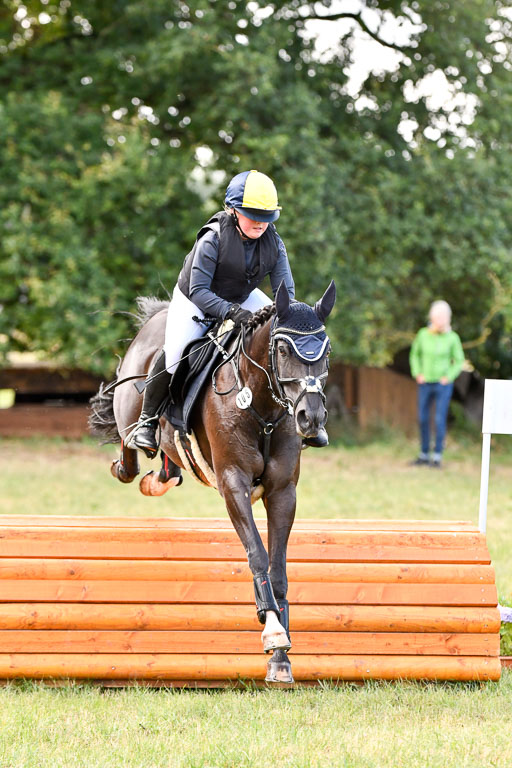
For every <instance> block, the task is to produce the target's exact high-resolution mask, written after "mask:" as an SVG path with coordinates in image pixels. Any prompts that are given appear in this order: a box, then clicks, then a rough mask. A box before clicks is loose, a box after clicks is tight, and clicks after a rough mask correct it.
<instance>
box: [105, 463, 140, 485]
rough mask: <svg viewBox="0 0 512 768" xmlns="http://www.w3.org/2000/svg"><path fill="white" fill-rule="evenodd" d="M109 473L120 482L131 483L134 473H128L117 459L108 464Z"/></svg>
mask: <svg viewBox="0 0 512 768" xmlns="http://www.w3.org/2000/svg"><path fill="white" fill-rule="evenodd" d="M110 474H111V475H112V477H115V479H116V480H119V481H120V482H121V483H132V482H133V480H134V478H135V477H136V475H129V474H128V473H127V472H126V470H125V468H124V467H123V465H122V464H121V462H120V461H119V459H116V460H115V461H113V462H112V464H111V465H110Z"/></svg>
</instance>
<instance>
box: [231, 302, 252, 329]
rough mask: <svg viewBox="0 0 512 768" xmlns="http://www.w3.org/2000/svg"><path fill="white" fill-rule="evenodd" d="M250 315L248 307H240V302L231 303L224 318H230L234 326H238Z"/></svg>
mask: <svg viewBox="0 0 512 768" xmlns="http://www.w3.org/2000/svg"><path fill="white" fill-rule="evenodd" d="M251 317H252V312H249V310H248V309H242V308H241V306H240V304H233V305H232V306H231V309H230V310H229V311H228V312H227V314H226V317H225V319H226V320H232V321H233V322H234V324H235V328H240V326H241V325H243V324H244V323H246V322H247V321H248V320H249V319H250V318H251Z"/></svg>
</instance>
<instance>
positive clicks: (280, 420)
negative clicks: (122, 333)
mask: <svg viewBox="0 0 512 768" xmlns="http://www.w3.org/2000/svg"><path fill="white" fill-rule="evenodd" d="M335 298H336V290H335V286H334V283H331V284H330V286H329V288H328V289H327V291H326V292H325V294H324V295H323V297H322V298H321V299H320V300H319V301H318V302H317V303H316V304H315V306H314V308H313V307H310V306H308V305H307V304H303V303H301V302H295V301H290V299H289V296H288V292H287V290H286V289H285V287H284V286H281V287H280V288H279V290H278V292H277V294H276V301H275V306H274V305H271V306H268V307H264V308H263V309H261V310H259V312H257V313H255V315H253V317H252V318H251V320H250V321H249V323H248V324H247V326H246V327H245V328H244V329H243V330H242V332H241V334H240V336H239V337H238V340H237V341H235V342H233V346H234V349H233V351H236V354H235V355H234V357H233V359H232V361H231V362H227V363H225V364H224V365H222V366H221V367H220V369H218V371H217V373H216V376H215V379H214V386H213V387H206V388H204V389H203V391H202V393H201V395H200V397H199V399H198V402H197V404H196V405H195V406H194V410H193V412H192V422H191V423H192V428H193V440H194V444H195V445H196V450H197V453H198V454H200V456H201V462H198V464H199V467H200V470H201V471H200V475H201V479H202V480H203V481H204V483H205V484H206V485H213V486H214V487H216V488H217V489H218V491H219V493H220V494H221V496H222V497H223V499H224V501H225V503H226V507H227V511H228V513H229V517H230V518H231V521H232V523H233V526H234V528H235V530H236V532H237V534H238V536H239V537H240V540H241V542H242V544H243V546H244V549H245V551H246V553H247V559H248V563H249V567H250V569H251V571H252V573H253V577H254V590H255V598H256V607H257V613H258V618H259V620H260V622H261V623H262V624H265V628H264V630H263V633H262V642H263V646H264V650H265V651H266V652H268V651H273V652H274V653H273V656H272V659H271V660H270V662H269V664H268V674H267V680H268V681H270V682H293V677H292V673H291V665H290V661H289V658H288V656H287V654H286V651H287V650H289V648H290V647H291V643H290V638H289V615H288V602H287V600H286V594H287V589H288V582H287V576H286V548H287V543H288V537H289V534H290V530H291V527H292V523H293V520H294V516H295V506H296V485H297V482H298V479H299V471H300V455H301V448H302V439H303V438H305V437H306V438H307V437H314V436H315V435H316V434H317V433H318V431H319V429H320V428H322V427H323V426H324V425H325V422H326V419H327V411H326V409H325V396H324V393H323V388H324V385H325V381H326V378H327V371H328V355H329V351H330V345H329V339H328V337H327V336H326V334H325V328H324V321H325V319H326V318H327V316H328V315H329V314H330V312H331V310H332V308H333V306H334V302H335ZM144 301H145V304H144ZM140 306H141V308H142V313H143V317H141V318H140V320H141V324H142V327H141V329H140V330H139V332H138V333H137V335H136V336H135V338H134V339H133V341H132V342H131V344H130V347H129V349H128V351H127V353H126V355H125V357H124V359H123V360H122V362H121V364H120V366H119V369H118V372H117V382H120V381H121V380H122V379H124V378H127V377H130V376H136V375H137V374H141V373H147V371H148V370H149V369H150V368H151V366H152V363H153V360H154V359H155V357H156V356H157V355H158V354H159V353H160V350H161V349H162V346H163V342H164V332H165V323H166V306H167V303H165V302H160V301H157V300H143V302H142V303H141V304H140ZM308 356H309V357H308ZM241 390H244V393H245V394H243V393H242V392H241ZM237 395H238V398H240V397H242V399H241V400H240V399H237ZM247 398H248V399H249V401H250V402H249V405H247ZM251 398H252V399H251ZM91 405H92V414H91V418H90V425H91V429H92V431H93V433H94V434H100V435H102V436H104V437H108V438H111V439H113V440H116V439H117V440H119V437H120V438H121V456H120V459H119V461H116V462H114V463H113V465H112V474H113V475H114V477H116V478H117V479H118V480H121V481H122V482H131V481H132V480H133V479H134V478H135V476H136V475H137V474H138V472H139V464H138V459H137V451H136V450H135V449H133V448H129V447H126V445H125V442H124V441H125V440H126V438H127V436H128V435H129V433H130V431H131V429H132V428H133V425H134V424H135V423H136V422H137V419H138V416H139V413H140V410H141V405H142V395H140V394H139V393H138V391H137V390H136V388H135V387H134V386H133V382H132V381H130V382H125V383H121V384H119V385H118V386H116V388H115V389H114V390H113V391H112V390H110V391H109V392H108V393H105V391H104V389H103V388H102V389H100V392H99V393H98V394H97V395H96V396H95V397H94V398H93V400H92V401H91ZM160 427H161V440H160V448H161V452H162V454H161V455H162V469H161V470H160V472H151V473H148V474H147V475H146V476H145V477H144V478H143V479H142V480H141V491H142V492H143V493H145V494H146V495H155V496H158V495H162V494H163V493H165V492H166V491H167V490H168V489H169V488H170V487H172V486H176V485H178V484H179V483H180V482H181V479H182V478H181V471H180V470H181V469H183V468H185V469H190V466H187V461H186V456H184V452H183V450H180V448H181V446H180V445H179V442H180V441H179V439H177V434H176V435H175V432H174V428H173V427H172V425H171V424H170V423H169V422H168V421H167V420H166V419H165V417H163V416H162V418H161V419H160ZM175 437H176V439H175ZM255 498H262V499H263V503H264V505H265V508H266V512H267V524H268V553H267V551H266V550H265V547H264V545H263V542H262V539H261V536H260V534H259V532H258V529H257V527H256V524H255V522H254V517H253V513H252V506H251V499H252V501H254V500H255Z"/></svg>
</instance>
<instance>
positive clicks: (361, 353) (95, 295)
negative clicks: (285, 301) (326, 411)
mask: <svg viewBox="0 0 512 768" xmlns="http://www.w3.org/2000/svg"><path fill="white" fill-rule="evenodd" d="M345 5H346V4H345V3H344V2H327V1H325V2H311V3H307V2H299V1H298V0H291V1H290V2H274V3H270V4H265V5H261V6H260V5H259V4H258V3H257V2H246V0H244V1H243V2H242V1H241V0H238V1H237V0H232V1H231V2H229V3H227V2H220V0H194V1H192V0H190V1H189V2H186V3H185V2H176V3H172V4H170V3H168V2H164V0H151V2H148V0H146V1H145V2H142V1H139V2H129V3H126V2H120V1H119V2H110V3H98V2H96V1H93V0H82V2H80V3H78V2H76V0H60V2H53V3H52V0H49V2H44V3H43V2H28V1H27V2H25V3H23V4H21V3H19V2H7V3H5V4H4V8H3V10H2V11H1V12H0V13H1V15H0V56H1V57H2V66H1V68H0V132H1V133H0V135H1V136H2V138H3V141H2V143H1V145H0V163H1V165H2V168H3V180H4V185H3V189H2V191H1V192H0V227H1V228H2V245H1V246H0V247H1V248H2V258H1V260H0V285H1V286H2V288H1V289H0V291H1V294H0V304H1V305H2V307H3V311H2V312H1V313H0V334H3V339H4V349H8V348H9V349H12V348H18V349H32V350H41V349H42V350H44V351H45V353H46V354H47V355H50V356H52V357H54V358H55V359H58V360H66V361H67V362H71V363H77V364H81V365H84V366H85V367H87V368H91V369H103V370H105V369H106V368H107V367H108V366H109V365H111V364H112V363H111V361H112V359H113V357H112V353H113V351H114V350H119V349H120V347H119V345H118V344H117V339H119V338H123V337H127V336H130V335H131V328H130V325H129V321H128V319H127V318H126V316H125V315H123V314H115V312H116V310H121V311H130V310H131V309H132V308H133V304H134V297H135V296H136V295H137V294H139V293H149V292H158V291H160V292H162V291H163V289H162V287H161V286H162V284H163V286H165V288H166V289H167V290H170V289H171V288H172V286H173V284H174V282H175V280H176V277H177V274H178V271H179V268H180V265H181V262H182V260H183V258H184V256H185V255H186V253H187V252H188V250H189V249H190V247H191V245H192V243H193V239H194V236H195V233H196V231H197V229H198V228H199V227H200V225H201V224H202V223H203V221H204V219H205V217H206V216H207V215H208V214H209V213H211V212H213V211H214V210H216V209H218V208H219V206H220V205H221V203H222V187H223V185H224V182H225V180H226V179H227V177H229V176H230V175H232V174H233V173H236V172H238V171H239V170H242V169H244V168H250V167H257V168H259V169H261V170H263V171H265V172H267V173H269V174H270V175H272V176H273V177H274V178H275V180H276V183H277V186H278V189H279V194H280V198H281V200H282V202H283V206H284V210H283V216H282V219H281V220H280V222H279V231H280V233H281V234H282V236H283V237H284V239H285V242H286V244H287V247H288V250H289V254H290V260H291V262H292V267H293V270H294V275H295V278H296V283H297V294H298V296H299V297H300V298H301V299H304V300H309V301H312V300H314V299H316V298H317V297H318V295H319V294H320V292H321V291H322V290H323V289H324V288H325V286H326V284H327V282H328V280H329V279H330V277H331V276H334V277H335V278H336V280H337V283H338V287H339V297H340V298H339V301H338V305H337V308H336V311H335V314H334V316H333V320H332V322H331V324H330V331H331V332H332V335H333V337H334V340H335V345H334V346H335V351H336V354H337V355H338V356H340V357H343V358H345V359H347V360H351V361H353V362H363V361H364V362H370V363H372V362H373V363H379V364H382V363H385V362H387V361H388V360H389V358H390V356H391V355H392V354H393V352H394V351H395V350H396V349H397V348H398V347H399V346H400V345H401V344H403V343H404V339H406V338H408V335H410V334H411V333H412V331H413V330H414V329H415V328H416V327H417V326H418V324H419V323H421V322H422V320H423V317H424V315H425V313H426V310H427V308H428V304H429V301H430V300H431V299H432V298H437V297H439V296H442V297H443V298H446V299H447V300H448V301H450V302H451V303H452V304H453V306H454V310H455V315H456V318H457V320H458V328H459V330H460V331H461V334H462V336H463V338H464V339H466V340H471V339H474V338H477V337H478V336H480V334H481V325H482V322H483V320H484V319H485V318H486V316H488V315H489V311H490V310H492V308H493V306H494V307H496V300H497V299H496V286H499V290H500V291H501V293H500V296H503V295H504V294H506V292H507V291H508V290H509V288H510V276H509V274H508V273H509V262H510V224H509V222H510V210H509V209H510V202H509V195H508V194H507V189H506V186H505V184H506V178H507V175H508V174H507V170H508V169H509V166H510V162H511V161H510V156H511V155H510V144H511V122H510V121H511V118H510V114H511V113H510V111H506V110H503V109H502V106H506V104H508V103H510V99H511V95H512V94H511V90H510V85H509V80H510V77H509V70H510V39H511V24H510V21H509V16H508V15H507V14H508V10H507V7H506V6H505V5H504V4H503V3H501V2H496V1H495V0H468V1H467V2H464V3H460V2H455V0H444V1H443V2H437V1H434V2H432V1H431V0H421V1H420V0H418V1H417V2H414V1H412V2H405V1H404V0H402V1H401V2H398V1H396V2H383V1H379V2H377V0H368V1H367V2H361V3H360V10H359V11H358V12H354V10H353V4H351V10H350V12H345V11H344V6H345ZM314 21H316V23H317V24H319V25H320V27H321V28H322V29H324V28H325V29H329V30H331V31H332V30H334V32H333V39H335V46H334V49H333V50H332V51H331V52H329V53H323V54H322V55H319V54H318V52H317V51H316V49H315V39H314V37H311V36H310V35H309V32H308V30H310V26H308V25H311V23H312V22H314ZM336 35H339V36H338V37H336ZM361 39H363V40H364V39H366V40H371V41H372V42H373V44H374V45H375V46H377V50H378V51H380V50H382V51H383V52H384V51H391V52H392V53H393V55H394V56H396V68H395V69H394V70H390V71H381V72H379V71H376V72H369V73H368V74H367V76H366V77H365V78H364V79H363V82H362V84H361V86H360V87H359V88H358V89H357V90H356V91H354V89H353V86H351V81H350V79H349V76H350V67H351V64H352V62H353V61H354V59H355V58H357V56H358V45H360V44H361V43H360V40H361ZM433 78H434V79H435V78H438V79H439V78H440V82H442V83H444V88H445V91H446V93H447V94H450V93H451V94H452V98H451V103H448V102H446V101H445V102H442V103H439V104H436V103H434V101H433V100H432V98H429V96H428V92H427V90H426V88H427V85H428V82H429V80H430V82H431V83H432V79H433ZM503 305H504V302H503V301H502V303H501V304H500V308H499V311H498V312H496V313H495V315H494V319H493V321H492V322H493V324H494V325H493V334H494V335H493V338H494V343H498V344H499V343H500V342H499V339H500V338H501V337H502V336H503V335H505V334H507V333H509V332H510V328H511V323H512V317H511V316H510V311H509V310H508V309H507V307H506V306H503ZM471 355H472V357H473V359H474V360H475V362H477V363H479V362H480V363H482V364H483V365H485V366H489V364H493V362H492V361H491V360H490V356H489V350H487V351H485V349H484V346H483V345H479V346H477V347H475V348H474V349H472V350H471ZM500 360H501V365H502V366H505V368H503V367H502V368H501V369H500V370H501V371H503V370H508V369H507V368H506V366H507V365H509V361H508V358H507V354H506V351H505V353H504V354H501V356H500ZM493 370H495V369H493Z"/></svg>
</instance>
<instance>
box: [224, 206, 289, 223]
mask: <svg viewBox="0 0 512 768" xmlns="http://www.w3.org/2000/svg"><path fill="white" fill-rule="evenodd" d="M235 211H236V212H237V213H241V214H242V216H246V217H247V218H248V219H251V220H252V221H262V222H264V223H267V224H271V223H272V222H273V221H277V220H278V218H279V216H280V214H281V211H278V210H276V211H262V210H260V209H259V208H235Z"/></svg>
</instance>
